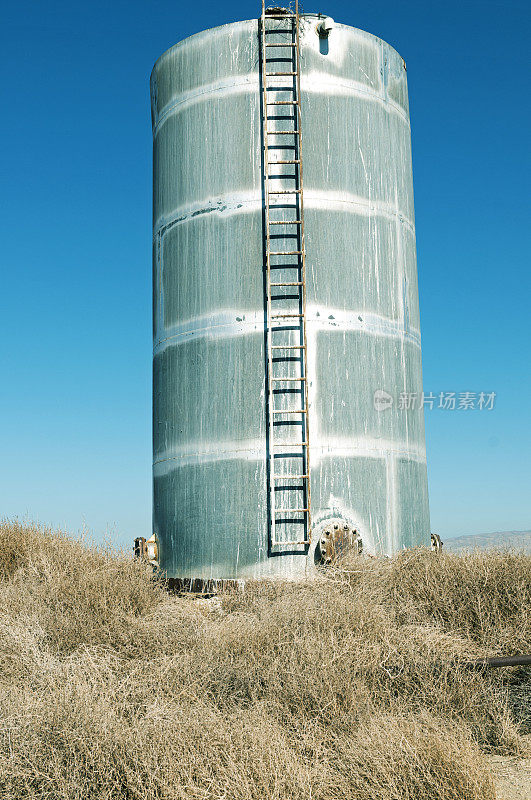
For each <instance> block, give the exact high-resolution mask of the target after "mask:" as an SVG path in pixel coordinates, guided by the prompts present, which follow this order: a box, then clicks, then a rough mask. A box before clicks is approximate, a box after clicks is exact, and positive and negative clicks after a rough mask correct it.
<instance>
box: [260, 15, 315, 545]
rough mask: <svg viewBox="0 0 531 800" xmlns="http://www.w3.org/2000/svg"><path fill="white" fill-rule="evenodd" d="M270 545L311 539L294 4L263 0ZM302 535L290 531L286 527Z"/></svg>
mask: <svg viewBox="0 0 531 800" xmlns="http://www.w3.org/2000/svg"><path fill="white" fill-rule="evenodd" d="M260 22H261V26H260V27H261V81H262V123H263V143H264V148H263V157H264V161H263V164H264V196H265V267H266V277H265V284H266V306H267V332H266V333H267V379H266V384H267V405H268V414H267V415H268V420H267V424H268V433H269V470H268V493H269V508H270V518H271V536H270V549H271V551H272V552H273V553H275V552H276V553H278V554H281V553H283V552H286V551H289V549H290V548H294V547H295V548H297V547H301V546H303V547H304V548H307V547H308V546H309V544H310V540H311V504H310V448H309V420H308V375H307V348H306V263H305V249H304V205H303V183H302V158H301V153H302V149H301V143H302V142H301V103H300V96H301V95H300V46H299V8H298V0H295V11H294V12H292V11H290V10H289V9H284V8H277V7H275V8H266V6H265V0H262V16H261V21H260ZM294 528H295V529H296V530H301V529H302V530H301V533H296V534H293V529H294Z"/></svg>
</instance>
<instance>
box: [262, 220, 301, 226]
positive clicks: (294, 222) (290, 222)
mask: <svg viewBox="0 0 531 800" xmlns="http://www.w3.org/2000/svg"><path fill="white" fill-rule="evenodd" d="M269 224H270V225H300V224H301V220H300V219H283V220H280V222H277V220H273V222H270V223H269Z"/></svg>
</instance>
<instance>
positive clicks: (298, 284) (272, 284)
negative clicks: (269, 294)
mask: <svg viewBox="0 0 531 800" xmlns="http://www.w3.org/2000/svg"><path fill="white" fill-rule="evenodd" d="M269 285H270V286H302V285H303V283H302V281H291V283H270V284H269Z"/></svg>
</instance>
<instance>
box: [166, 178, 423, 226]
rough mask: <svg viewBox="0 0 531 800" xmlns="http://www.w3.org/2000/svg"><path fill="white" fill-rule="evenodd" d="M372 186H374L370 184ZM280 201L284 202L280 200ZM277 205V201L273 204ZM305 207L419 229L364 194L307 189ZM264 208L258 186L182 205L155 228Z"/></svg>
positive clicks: (395, 210) (394, 206) (392, 207)
mask: <svg viewBox="0 0 531 800" xmlns="http://www.w3.org/2000/svg"><path fill="white" fill-rule="evenodd" d="M369 189H370V187H369ZM278 203H279V204H280V203H281V201H280V200H279V201H278ZM272 205H274V203H272ZM304 206H305V208H316V209H329V210H331V211H332V210H338V211H347V212H349V213H352V214H358V215H360V216H365V217H369V218H370V217H371V216H372V215H375V216H381V217H385V218H387V219H390V220H394V219H395V218H396V217H398V218H399V220H400V221H401V223H402V224H403V225H405V227H407V228H409V229H410V231H411V232H412V233H414V232H415V225H414V223H413V222H412V221H411V220H409V219H407V217H406V216H405V215H404V214H402V213H401V212H400V210H399V209H398V207H397V203H396V201H395V203H393V204H391V203H386V202H384V201H382V200H373V199H371V197H368V198H367V197H360V196H359V195H354V194H352V193H350V192H341V191H337V192H332V191H330V190H326V189H323V190H318V189H311V188H305V189H304ZM257 211H260V212H261V211H262V195H261V192H260V190H259V189H258V188H257V189H255V190H253V191H251V192H239V193H235V194H231V195H221V196H219V197H216V198H205V199H203V200H200V201H198V202H196V203H189V204H187V205H185V206H179V207H178V208H175V209H174V210H173V211H171V212H170V213H168V214H163V215H161V216H160V217H159V219H158V220H157V222H156V223H155V227H154V234H153V235H154V236H157V235H158V234H159V233H161V232H162V233H164V232H165V230H166V229H167V228H169V227H171V226H173V225H178V224H182V223H185V222H188V221H190V220H193V219H194V218H195V217H198V216H200V215H202V214H210V213H214V214H224V215H225V214H227V215H231V214H245V213H253V212H257Z"/></svg>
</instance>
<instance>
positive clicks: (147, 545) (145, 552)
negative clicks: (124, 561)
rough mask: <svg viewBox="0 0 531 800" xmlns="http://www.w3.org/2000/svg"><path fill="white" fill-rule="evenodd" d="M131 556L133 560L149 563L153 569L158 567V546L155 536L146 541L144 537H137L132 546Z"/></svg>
mask: <svg viewBox="0 0 531 800" xmlns="http://www.w3.org/2000/svg"><path fill="white" fill-rule="evenodd" d="M133 554H134V557H135V558H141V559H142V560H143V561H149V563H150V564H151V565H152V566H153V567H158V566H159V546H158V542H157V537H156V536H155V534H153V536H150V538H149V539H146V538H145V537H144V536H137V538H136V539H135V544H134V546H133Z"/></svg>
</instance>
